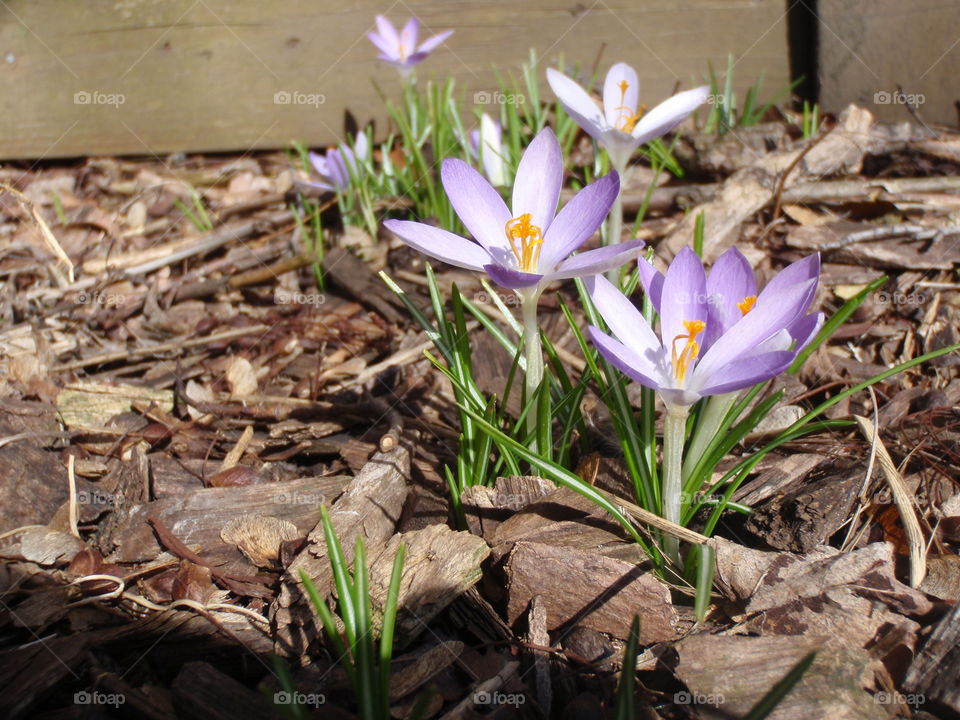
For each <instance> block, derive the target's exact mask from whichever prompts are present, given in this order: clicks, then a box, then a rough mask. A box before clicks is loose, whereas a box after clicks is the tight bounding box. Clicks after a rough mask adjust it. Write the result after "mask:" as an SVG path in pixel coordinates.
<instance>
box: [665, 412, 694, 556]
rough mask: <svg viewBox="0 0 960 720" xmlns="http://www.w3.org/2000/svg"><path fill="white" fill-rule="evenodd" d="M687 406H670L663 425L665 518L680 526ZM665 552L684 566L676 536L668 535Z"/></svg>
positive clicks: (666, 536)
mask: <svg viewBox="0 0 960 720" xmlns="http://www.w3.org/2000/svg"><path fill="white" fill-rule="evenodd" d="M689 412H690V408H689V407H688V406H687V405H672V404H669V403H668V404H667V416H666V418H664V422H663V517H664V519H666V520H669V521H670V522H673V523H677V524H678V525H679V524H680V509H681V507H682V502H681V495H680V493H681V492H682V489H683V482H682V480H681V469H682V467H683V440H684V435H685V434H686V429H687V414H688V413H689ZM663 549H664V552H665V553H666V555H667V557H668V558H670V559H671V560H672V561H673V562H674V563H676V566H677V568H678V569H679V568H680V567H682V565H681V563H680V542H679V540H677V538H675V537H674V536H673V535H664V541H663Z"/></svg>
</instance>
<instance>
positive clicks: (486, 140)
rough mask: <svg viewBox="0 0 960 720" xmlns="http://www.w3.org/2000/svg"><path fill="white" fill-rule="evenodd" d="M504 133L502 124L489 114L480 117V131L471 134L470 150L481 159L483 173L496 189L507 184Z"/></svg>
mask: <svg viewBox="0 0 960 720" xmlns="http://www.w3.org/2000/svg"><path fill="white" fill-rule="evenodd" d="M502 138H503V131H502V130H501V128H500V123H499V122H497V121H496V120H494V119H493V118H492V117H490V116H489V115H488V114H487V113H483V115H481V116H480V129H479V130H473V131H471V132H470V150H471V152H472V154H473V156H474V157H477V158H479V159H480V162H481V163H482V165H483V173H484V175H486V176H487V180H489V181H490V184H491V185H493V186H494V187H503V186H504V185H506V184H507V164H506V162H504V158H503V152H504V148H503V140H502Z"/></svg>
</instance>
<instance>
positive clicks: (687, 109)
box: [633, 86, 710, 143]
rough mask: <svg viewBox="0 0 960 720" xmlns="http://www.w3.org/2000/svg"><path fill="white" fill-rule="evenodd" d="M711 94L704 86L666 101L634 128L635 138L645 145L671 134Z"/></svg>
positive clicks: (678, 94)
mask: <svg viewBox="0 0 960 720" xmlns="http://www.w3.org/2000/svg"><path fill="white" fill-rule="evenodd" d="M709 94H710V88H709V87H707V86H703V87H698V88H696V89H695V90H687V91H686V92H682V93H677V94H676V95H674V96H673V97H672V98H669V99H667V100H664V101H663V102H662V103H660V104H659V105H657V106H656V107H655V108H653V110H651V111H650V112H648V113H647V114H646V115H644V116H643V117H642V118H641V119H640V122H638V123H637V124H636V125H635V126H634V128H633V137H634V138H635V139H636V141H637V142H638V143H645V142H649V141H650V140H653V139H654V138H658V137H660V136H661V135H664V134H666V133H668V132H670V131H671V130H673V129H674V128H675V127H676V126H677V125H679V124H680V123H682V122H683V121H684V120H686V119H687V118H688V117H689V116H690V114H691V113H692V112H693V111H694V110H696V109H697V108H698V107H700V106H701V105H702V104H703V103H704V101H705V100H706V99H707V96H708V95H709Z"/></svg>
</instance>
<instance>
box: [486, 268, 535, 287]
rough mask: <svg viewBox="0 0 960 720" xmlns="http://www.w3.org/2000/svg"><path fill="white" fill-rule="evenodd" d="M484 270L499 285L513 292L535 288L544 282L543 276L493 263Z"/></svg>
mask: <svg viewBox="0 0 960 720" xmlns="http://www.w3.org/2000/svg"><path fill="white" fill-rule="evenodd" d="M483 269H484V271H485V272H486V273H487V275H489V276H490V279H491V280H493V281H494V282H495V283H496V284H497V285H500V286H502V287H505V288H510V289H511V290H520V289H522V288H528V287H533V286H534V285H536V284H537V283H539V282H540V281H541V280H543V275H536V274H534V273H525V272H521V271H520V270H514V269H513V268H508V267H504V266H503V265H496V264H493V263H491V264H488V265H484V266H483Z"/></svg>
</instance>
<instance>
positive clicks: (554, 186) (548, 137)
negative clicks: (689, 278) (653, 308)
mask: <svg viewBox="0 0 960 720" xmlns="http://www.w3.org/2000/svg"><path fill="white" fill-rule="evenodd" d="M440 179H441V181H442V182H443V189H444V190H445V191H446V193H447V197H448V198H450V204H451V205H453V209H454V210H456V212H457V215H458V216H459V217H460V220H461V221H462V222H463V224H464V225H465V226H466V228H467V230H469V231H470V234H471V235H473V237H474V239H475V240H476V242H474V241H471V240H468V239H466V238H463V237H460V236H459V235H455V234H454V233H451V232H448V231H446V230H443V229H441V228H438V227H434V226H433V225H426V224H424V223H418V222H411V221H407V220H387V221H386V222H385V223H384V225H385V226H386V228H387V229H388V230H390V231H391V232H393V233H394V234H396V235H397V236H398V237H399V238H400V239H401V240H403V241H404V242H406V243H407V244H408V245H410V246H412V247H414V248H416V249H417V250H419V251H421V252H422V253H424V254H426V255H429V256H431V257H434V258H437V259H438V260H442V261H443V262H446V263H449V264H450V265H456V266H457V267H462V268H467V269H469V270H477V271H484V272H486V273H487V275H489V276H490V278H491V279H492V280H493V281H494V282H496V283H497V284H498V285H501V286H503V287H505V288H509V289H511V290H513V291H514V292H515V293H516V294H517V295H518V296H519V298H520V306H521V312H522V314H523V327H524V340H523V344H524V355H525V362H526V375H525V378H526V388H527V397H528V398H530V397H533V396H534V392H535V391H536V390H537V388H538V387H539V386H540V383H541V381H542V380H543V354H542V352H541V349H540V331H539V327H538V324H537V302H538V300H539V298H540V295H541V293H542V292H543V291H544V290H545V289H546V287H547V286H548V285H549V284H550V283H551V282H553V281H554V280H562V279H565V278H574V277H589V276H592V275H596V274H597V273H602V272H605V271H607V270H610V269H613V268H617V267H619V266H621V265H623V264H624V263H625V262H627V261H629V260H633V259H634V258H636V257H637V255H639V253H640V251H641V249H642V248H643V242H642V241H640V240H633V241H630V242H625V243H622V244H620V245H617V246H613V247H604V248H598V249H594V250H588V251H586V252H582V253H579V254H576V255H573V253H574V252H575V251H577V250H578V249H579V248H580V247H581V246H582V245H583V244H584V243H585V242H586V241H587V240H588V239H589V238H590V236H592V235H593V234H594V233H595V232H596V231H597V228H598V227H600V224H601V223H602V222H603V220H604V218H605V217H606V216H607V213H608V212H609V211H610V206H611V204H612V203H613V200H614V198H615V197H616V196H617V193H618V192H619V190H620V179H619V177H618V175H617V173H616V172H611V173H610V174H609V175H605V176H604V177H602V178H600V179H599V180H597V181H596V182H594V183H592V184H590V185H588V186H587V187H585V188H583V189H582V190H581V191H580V192H578V193H577V194H576V195H575V196H574V197H573V199H572V200H570V202H568V203H567V204H566V205H565V206H564V207H563V209H562V210H561V211H560V212H559V213H558V212H557V204H558V202H559V200H560V188H561V185H562V184H563V156H562V154H561V151H560V144H559V143H558V142H557V137H556V135H554V134H553V130H551V129H550V128H549V127H548V128H544V129H543V130H541V131H540V133H539V134H538V135H537V136H536V137H535V138H534V139H533V142H531V143H530V146H529V147H528V148H527V149H526V151H525V152H524V153H523V157H522V158H521V159H520V164H519V166H518V167H517V175H516V180H515V182H514V185H513V197H512V199H511V207H507V204H506V203H505V202H504V201H503V198H502V197H500V193H498V192H497V191H496V190H495V189H494V188H493V187H492V186H491V185H490V183H489V182H487V181H486V180H485V179H484V178H483V176H482V175H480V173H478V172H477V171H476V170H474V169H473V168H472V167H470V166H469V165H468V164H467V163H465V162H463V161H462V160H457V159H455V158H447V159H446V160H444V161H443V165H442V167H441V169H440ZM536 416H537V413H536V412H531V413H529V414H528V416H527V417H528V421H529V424H530V426H531V427H532V426H534V425H535V423H536Z"/></svg>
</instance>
